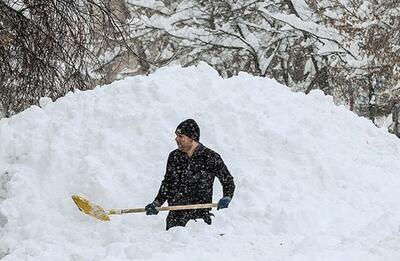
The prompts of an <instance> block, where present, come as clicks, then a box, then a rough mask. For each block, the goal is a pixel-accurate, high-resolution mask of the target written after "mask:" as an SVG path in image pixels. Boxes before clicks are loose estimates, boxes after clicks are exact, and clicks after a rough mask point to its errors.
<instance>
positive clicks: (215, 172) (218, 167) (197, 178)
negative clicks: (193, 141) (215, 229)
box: [155, 143, 235, 229]
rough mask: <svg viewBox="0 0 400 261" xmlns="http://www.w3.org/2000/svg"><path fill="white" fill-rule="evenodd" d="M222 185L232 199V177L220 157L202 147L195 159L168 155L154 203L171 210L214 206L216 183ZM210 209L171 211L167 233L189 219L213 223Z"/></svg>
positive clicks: (180, 153)
mask: <svg viewBox="0 0 400 261" xmlns="http://www.w3.org/2000/svg"><path fill="white" fill-rule="evenodd" d="M215 177H217V178H218V179H219V181H220V182H221V185H222V190H223V195H224V197H225V196H229V197H231V198H232V197H233V193H234V190H235V184H234V182H233V177H232V175H231V174H230V172H229V170H228V168H227V167H226V165H225V163H224V162H223V160H222V158H221V156H220V155H219V154H218V153H216V152H214V151H213V150H211V149H209V148H207V147H205V146H204V145H202V144H201V143H199V146H198V147H197V148H196V150H195V151H194V153H193V155H192V157H190V158H189V157H188V155H187V154H186V153H184V152H182V151H180V150H178V149H176V150H174V151H172V152H171V153H170V154H169V157H168V162H167V169H166V173H165V176H164V180H163V181H162V182H161V186H160V189H159V191H158V194H157V196H156V198H155V200H156V201H157V202H158V203H160V204H161V205H162V204H163V203H164V202H165V201H167V202H168V205H169V206H175V205H188V204H201V203H211V201H212V194H213V184H214V179H215ZM210 210H211V209H199V210H180V211H170V213H169V215H168V217H167V229H169V228H170V227H173V226H184V225H186V223H187V221H188V220H190V219H197V218H203V219H204V220H205V221H206V222H207V220H208V222H207V223H211V219H210V213H209V211H210Z"/></svg>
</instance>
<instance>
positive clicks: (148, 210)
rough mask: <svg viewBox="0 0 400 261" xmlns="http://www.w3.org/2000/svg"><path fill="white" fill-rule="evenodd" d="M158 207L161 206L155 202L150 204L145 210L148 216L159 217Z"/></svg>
mask: <svg viewBox="0 0 400 261" xmlns="http://www.w3.org/2000/svg"><path fill="white" fill-rule="evenodd" d="M157 207H160V204H159V203H158V202H157V201H153V202H151V203H150V204H148V205H147V206H146V207H145V208H144V209H145V210H146V215H157V214H158V210H157V209H156V208H157Z"/></svg>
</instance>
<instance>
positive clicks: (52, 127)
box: [0, 64, 400, 261]
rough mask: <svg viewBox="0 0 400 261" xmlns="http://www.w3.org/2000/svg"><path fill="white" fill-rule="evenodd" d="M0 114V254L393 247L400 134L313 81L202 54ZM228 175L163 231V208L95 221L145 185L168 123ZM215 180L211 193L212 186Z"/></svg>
mask: <svg viewBox="0 0 400 261" xmlns="http://www.w3.org/2000/svg"><path fill="white" fill-rule="evenodd" d="M41 107H42V108H39V107H31V108H30V109H28V110H26V111H24V112H23V113H20V114H18V115H16V116H14V117H12V118H11V119H3V120H1V121H0V175H1V176H0V177H1V178H0V182H1V183H0V211H1V213H2V214H1V215H0V225H1V230H0V231H1V235H0V252H1V254H0V257H1V256H3V259H4V261H11V260H13V261H14V260H15V261H16V260H18V261H19V260H40V261H54V260H59V261H61V260H82V261H88V260H96V261H98V260H108V261H114V260H174V261H177V260H182V261H183V260H184V261H191V260H198V261H203V260H229V261H231V260H240V261H243V260H269V261H273V260H277V261H278V260H279V261H282V260H296V261H312V260H316V261H322V260H323V261H331V260H337V261H354V260H363V261H369V260H373V261H376V260H382V261H398V260H400V232H399V229H400V176H399V172H398V171H399V169H400V161H399V160H398V156H399V153H400V142H399V140H398V139H397V138H396V137H395V136H394V135H390V134H388V133H387V132H386V130H383V129H378V128H376V127H374V126H373V124H372V123H370V122H369V121H368V120H366V119H363V118H359V117H357V116H356V115H354V114H353V113H351V112H349V111H347V109H345V108H344V107H336V106H335V105H333V103H332V99H331V98H329V97H325V96H324V95H323V94H322V93H321V92H320V91H315V92H312V93H311V94H310V95H308V96H306V95H304V94H302V93H292V92H291V91H290V90H289V89H288V88H286V87H284V86H281V85H279V84H278V83H276V82H275V81H273V80H269V79H266V78H257V77H252V76H249V75H247V74H240V75H239V76H237V77H234V78H231V79H228V80H226V79H222V78H220V77H219V76H218V74H217V72H216V71H214V70H213V69H212V68H211V67H209V66H207V65H205V64H200V65H199V66H198V67H190V68H185V69H182V68H180V67H168V68H163V69H160V70H158V71H157V72H156V73H154V74H152V75H149V76H137V77H133V78H128V79H125V80H121V81H119V82H115V83H113V84H111V85H109V86H106V87H98V88H96V89H95V90H93V91H86V92H75V93H73V94H72V93H70V94H68V95H67V96H66V97H64V98H61V99H59V100H58V101H57V102H55V103H52V102H51V101H50V102H49V101H48V100H46V99H43V100H42V101H41ZM186 118H194V119H196V120H197V122H198V123H199V125H200V128H201V141H202V142H203V144H204V145H206V146H208V147H210V148H212V149H214V150H216V151H217V152H219V153H220V154H221V156H222V157H223V159H224V160H225V163H226V164H227V166H228V167H229V169H230V171H231V173H232V174H233V176H234V177H235V182H236V193H235V197H234V198H233V201H232V203H231V205H230V207H229V208H228V209H226V210H221V211H213V212H214V214H215V218H214V219H213V225H212V226H208V225H206V224H205V223H203V222H201V221H199V222H194V221H191V222H190V223H189V224H188V226H187V227H186V228H179V227H178V228H173V229H171V230H169V231H168V232H166V231H165V217H166V213H160V214H159V215H158V216H146V215H144V214H127V215H122V216H115V217H112V220H111V222H108V223H104V222H101V221H98V220H96V219H94V218H92V217H89V216H87V215H84V214H82V213H81V212H79V210H78V209H77V208H76V206H75V205H74V204H73V202H72V200H71V195H72V194H79V195H83V196H86V197H88V198H89V199H90V200H91V201H93V202H95V203H98V204H100V205H102V206H103V207H105V208H133V207H143V206H145V205H146V204H147V203H149V202H151V201H152V200H153V198H154V196H155V194H156V193H157V190H158V187H159V184H160V181H161V179H162V177H163V175H164V169H165V163H166V159H167V155H168V153H169V152H170V151H171V150H173V149H175V148H176V145H175V141H174V138H175V135H174V131H175V128H176V126H177V124H178V123H180V122H181V121H182V120H184V119H186ZM221 194H222V193H221V188H220V184H219V183H218V181H216V183H215V192H214V202H215V201H217V200H218V199H219V198H220V197H221Z"/></svg>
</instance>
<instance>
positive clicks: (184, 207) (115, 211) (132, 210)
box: [108, 203, 218, 215]
mask: <svg viewBox="0 0 400 261" xmlns="http://www.w3.org/2000/svg"><path fill="white" fill-rule="evenodd" d="M217 206H218V204H217V203H207V204H194V205H179V206H168V207H158V208H156V209H157V210H158V211H171V210H172V211H173V210H187V209H202V208H216V207H217ZM141 212H146V209H144V208H128V209H110V210H109V211H108V214H109V215H122V214H126V213H141Z"/></svg>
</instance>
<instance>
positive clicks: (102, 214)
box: [72, 195, 218, 221]
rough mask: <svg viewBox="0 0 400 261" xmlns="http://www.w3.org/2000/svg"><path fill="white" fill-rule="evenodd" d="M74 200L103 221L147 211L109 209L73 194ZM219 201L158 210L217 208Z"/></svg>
mask: <svg viewBox="0 0 400 261" xmlns="http://www.w3.org/2000/svg"><path fill="white" fill-rule="evenodd" d="M72 200H73V201H74V202H75V204H76V205H77V206H78V208H79V210H80V211H82V212H83V213H85V214H87V215H89V216H92V217H95V218H97V219H100V220H102V221H110V217H109V215H122V214H127V213H140V212H146V210H145V209H144V208H128V209H114V208H112V209H109V210H104V209H103V208H102V207H100V206H99V205H96V204H93V203H91V202H90V201H89V200H88V199H86V198H84V197H82V196H78V195H72ZM217 205H218V204H217V203H207V204H195V205H181V206H169V207H159V208H156V209H157V210H158V211H169V210H185V209H201V208H216V207H217Z"/></svg>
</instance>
